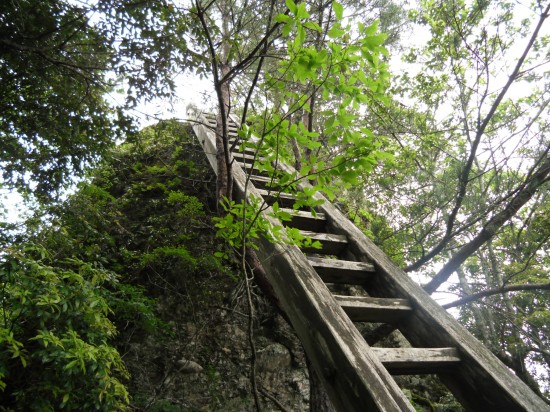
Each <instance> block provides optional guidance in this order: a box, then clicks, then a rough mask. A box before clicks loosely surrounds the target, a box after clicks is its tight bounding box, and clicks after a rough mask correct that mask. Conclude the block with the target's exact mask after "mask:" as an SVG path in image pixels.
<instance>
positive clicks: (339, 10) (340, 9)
mask: <svg viewBox="0 0 550 412" xmlns="http://www.w3.org/2000/svg"><path fill="white" fill-rule="evenodd" d="M332 9H333V10H334V14H335V15H336V18H337V19H338V20H342V17H343V15H344V6H342V5H341V4H340V3H338V2H336V1H333V2H332Z"/></svg>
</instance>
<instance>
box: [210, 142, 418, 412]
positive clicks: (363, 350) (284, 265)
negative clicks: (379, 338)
mask: <svg viewBox="0 0 550 412" xmlns="http://www.w3.org/2000/svg"><path fill="white" fill-rule="evenodd" d="M199 133H200V132H199ZM206 134H207V133H206ZM207 135H208V134H207ZM207 137H210V138H213V137H214V136H213V134H211V136H207ZM199 140H201V139H200V138H199ZM203 141H204V139H202V141H201V143H203ZM203 147H205V151H206V150H208V144H203ZM207 155H208V152H207ZM214 164H215V163H214ZM214 170H216V169H214ZM233 175H234V189H235V194H236V196H237V197H239V196H240V197H241V198H242V196H243V195H244V189H245V182H246V175H245V174H244V172H243V170H242V169H241V168H240V167H235V168H234V171H233ZM247 191H248V195H250V196H254V197H259V196H261V195H262V194H261V193H260V191H259V190H257V189H255V188H254V187H253V186H252V187H249V188H248V190H247ZM267 212H269V210H268V211H267ZM265 217H266V219H268V220H270V221H272V223H273V224H274V225H280V222H278V221H274V220H273V218H271V217H270V216H269V213H266V214H265ZM258 243H259V246H260V248H259V250H258V252H257V253H258V256H259V258H260V259H261V260H262V265H263V266H264V269H265V271H266V272H267V275H268V277H269V281H270V283H271V285H272V286H273V289H274V291H275V294H276V295H277V297H278V299H279V301H280V303H281V306H282V307H283V309H284V311H285V312H286V314H287V316H288V317H289V319H290V321H291V323H292V326H293V328H294V330H295V331H296V334H297V335H298V337H299V338H300V341H301V342H302V344H303V346H304V349H305V351H306V353H307V355H308V357H309V359H310V360H311V362H312V364H313V366H314V368H315V370H316V371H317V374H318V375H319V377H320V379H321V380H322V381H323V383H324V386H325V388H326V390H327V393H328V394H329V397H330V399H331V401H332V403H333V405H334V407H335V408H336V410H338V411H341V412H349V411H366V410H372V411H387V412H403V411H410V412H414V409H413V407H412V406H411V404H410V403H409V401H408V400H407V398H406V397H405V395H404V394H403V392H402V391H401V390H400V389H399V387H398V386H397V384H396V383H395V381H394V380H393V378H392V377H391V375H390V374H389V373H388V371H387V370H386V369H385V368H384V366H383V365H382V363H381V362H380V361H379V359H378V358H377V356H376V355H375V354H374V352H373V351H372V349H371V348H370V347H369V345H367V343H366V342H365V340H364V339H363V337H362V336H361V334H360V333H359V332H358V330H357V328H355V326H354V325H353V323H352V322H351V320H350V319H349V318H348V316H347V315H346V314H345V312H344V311H343V309H342V308H341V307H340V305H339V304H338V302H336V300H335V299H334V297H333V296H332V294H331V293H330V291H329V290H328V289H327V287H326V285H325V284H324V283H323V281H322V280H321V279H320V277H319V275H317V273H316V272H315V270H314V269H313V268H312V267H311V265H310V264H309V262H308V260H307V258H306V257H305V255H304V254H303V253H302V252H301V251H300V249H299V248H298V247H296V246H289V245H280V244H272V243H271V242H269V241H268V240H267V239H265V238H260V239H259V241H258Z"/></svg>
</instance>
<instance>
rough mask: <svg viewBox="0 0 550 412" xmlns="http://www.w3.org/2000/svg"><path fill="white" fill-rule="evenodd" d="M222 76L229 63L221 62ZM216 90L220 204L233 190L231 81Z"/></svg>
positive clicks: (218, 196) (218, 191)
mask: <svg viewBox="0 0 550 412" xmlns="http://www.w3.org/2000/svg"><path fill="white" fill-rule="evenodd" d="M219 69H220V75H221V76H220V78H223V77H224V76H225V75H226V74H227V73H228V72H229V70H230V67H229V65H228V64H225V63H223V64H222V63H220V65H219ZM216 91H217V93H218V94H219V95H218V100H219V108H218V116H217V118H216V121H217V125H216V159H217V166H218V177H217V180H216V186H217V193H216V195H217V198H218V204H219V203H220V202H221V201H222V199H223V198H224V197H226V198H228V199H231V195H232V191H233V179H232V177H231V162H230V160H229V135H228V127H227V126H228V118H229V113H230V110H231V95H230V91H229V83H228V82H224V83H222V84H219V85H217V87H216Z"/></svg>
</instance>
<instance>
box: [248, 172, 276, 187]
mask: <svg viewBox="0 0 550 412" xmlns="http://www.w3.org/2000/svg"><path fill="white" fill-rule="evenodd" d="M250 181H251V182H252V183H253V184H254V186H255V187H256V188H258V189H268V188H272V189H276V188H277V187H278V186H277V182H276V180H274V179H272V178H271V177H267V176H260V175H250Z"/></svg>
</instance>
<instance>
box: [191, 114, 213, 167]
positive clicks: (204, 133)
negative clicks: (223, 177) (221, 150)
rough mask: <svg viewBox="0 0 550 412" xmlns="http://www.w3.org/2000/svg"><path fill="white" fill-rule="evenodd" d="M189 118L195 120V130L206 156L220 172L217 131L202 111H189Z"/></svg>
mask: <svg viewBox="0 0 550 412" xmlns="http://www.w3.org/2000/svg"><path fill="white" fill-rule="evenodd" d="M188 116H189V118H190V119H191V120H192V121H193V126H192V127H193V131H194V132H195V135H196V136H197V138H198V139H199V143H200V144H201V146H202V149H203V150H204V153H205V154H206V158H207V159H208V162H209V163H210V166H211V167H212V170H214V173H216V175H217V174H218V162H217V160H216V153H217V149H216V133H215V132H214V131H213V130H212V129H211V128H209V127H208V126H207V124H208V121H207V120H206V118H205V117H204V115H203V114H202V113H188Z"/></svg>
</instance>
